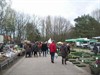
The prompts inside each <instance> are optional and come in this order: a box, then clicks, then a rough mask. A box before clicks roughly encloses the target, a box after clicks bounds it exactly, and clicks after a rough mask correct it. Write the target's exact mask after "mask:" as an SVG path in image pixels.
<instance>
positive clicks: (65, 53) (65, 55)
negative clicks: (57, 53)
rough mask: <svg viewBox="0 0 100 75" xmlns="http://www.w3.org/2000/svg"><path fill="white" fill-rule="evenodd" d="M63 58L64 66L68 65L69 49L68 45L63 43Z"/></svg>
mask: <svg viewBox="0 0 100 75" xmlns="http://www.w3.org/2000/svg"><path fill="white" fill-rule="evenodd" d="M60 50H61V56H62V64H66V61H67V59H68V48H67V45H66V43H63V44H62V46H61V48H60Z"/></svg>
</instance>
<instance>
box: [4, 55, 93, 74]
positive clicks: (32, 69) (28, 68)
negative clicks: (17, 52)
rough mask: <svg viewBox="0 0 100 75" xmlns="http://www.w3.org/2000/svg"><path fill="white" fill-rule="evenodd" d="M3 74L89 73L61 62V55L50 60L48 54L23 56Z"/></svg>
mask: <svg viewBox="0 0 100 75" xmlns="http://www.w3.org/2000/svg"><path fill="white" fill-rule="evenodd" d="M4 75H91V74H89V73H87V72H86V71H85V70H83V69H81V68H78V67H76V66H75V65H73V64H72V63H70V62H67V65H62V64H61V57H58V58H57V59H55V63H51V62H50V55H48V56H47V57H31V58H25V57H23V58H22V59H21V60H19V61H18V62H17V63H16V64H15V65H14V66H13V67H11V68H10V69H9V70H8V71H7V72H6V73H5V74H4Z"/></svg>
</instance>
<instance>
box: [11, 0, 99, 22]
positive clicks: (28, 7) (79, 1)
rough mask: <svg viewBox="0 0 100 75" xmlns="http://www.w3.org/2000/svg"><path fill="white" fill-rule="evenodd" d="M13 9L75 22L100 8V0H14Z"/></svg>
mask: <svg viewBox="0 0 100 75" xmlns="http://www.w3.org/2000/svg"><path fill="white" fill-rule="evenodd" d="M12 8H13V9H15V10H16V11H19V12H24V13H27V14H30V15H32V14H35V15H38V16H43V17H44V16H48V15H51V16H62V17H65V18H67V19H68V20H70V21H71V23H74V22H73V20H74V19H75V18H76V17H78V16H80V15H83V14H88V13H90V14H91V12H92V11H93V10H95V9H97V8H100V0H12Z"/></svg>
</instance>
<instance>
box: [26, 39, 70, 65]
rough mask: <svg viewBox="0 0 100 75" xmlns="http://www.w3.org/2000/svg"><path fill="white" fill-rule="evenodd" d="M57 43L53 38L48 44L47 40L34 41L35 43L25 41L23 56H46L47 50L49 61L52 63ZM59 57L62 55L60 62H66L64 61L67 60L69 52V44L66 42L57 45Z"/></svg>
mask: <svg viewBox="0 0 100 75" xmlns="http://www.w3.org/2000/svg"><path fill="white" fill-rule="evenodd" d="M57 48H58V47H57V45H56V43H55V41H54V40H52V43H50V44H48V43H47V42H35V43H27V42H26V43H25V44H24V49H25V57H31V56H32V55H34V57H38V56H39V57H41V55H42V56H43V57H46V56H47V54H48V50H49V52H50V55H51V63H54V58H55V53H57ZM59 50H60V53H61V57H62V64H66V61H67V60H68V54H69V53H70V45H69V44H67V43H66V42H63V43H62V44H61V46H60V47H59Z"/></svg>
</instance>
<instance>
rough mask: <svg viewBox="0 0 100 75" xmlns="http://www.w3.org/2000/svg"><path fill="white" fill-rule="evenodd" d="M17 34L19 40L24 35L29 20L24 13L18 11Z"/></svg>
mask: <svg viewBox="0 0 100 75" xmlns="http://www.w3.org/2000/svg"><path fill="white" fill-rule="evenodd" d="M15 18H16V35H17V38H18V40H19V41H21V39H22V38H23V37H24V36H23V34H24V30H25V25H26V24H27V22H28V20H29V19H28V17H27V16H26V15H25V14H23V13H21V14H20V13H16V17H15Z"/></svg>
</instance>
